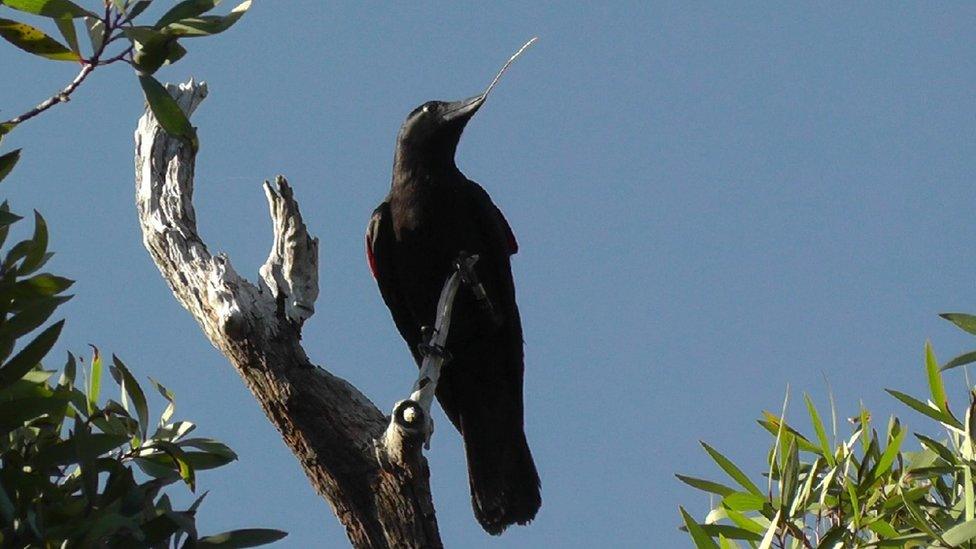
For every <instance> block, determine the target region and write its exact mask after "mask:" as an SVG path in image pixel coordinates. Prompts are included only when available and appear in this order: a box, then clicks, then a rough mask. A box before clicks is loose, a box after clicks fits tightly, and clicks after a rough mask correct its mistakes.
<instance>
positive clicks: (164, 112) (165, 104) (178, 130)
mask: <svg viewBox="0 0 976 549" xmlns="http://www.w3.org/2000/svg"><path fill="white" fill-rule="evenodd" d="M139 83H140V84H141V85H142V90H143V92H145V94H146V102H148V103H149V109H150V110H151V111H152V113H153V116H155V117H156V120H158V121H159V125H160V126H162V127H163V129H164V130H166V133H168V134H170V135H171V136H173V137H178V138H183V139H186V140H188V141H189V142H190V143H191V144H193V146H194V149H196V145H195V143H196V131H195V130H194V129H193V126H191V125H190V120H189V119H187V117H186V114H185V113H184V112H183V109H181V108H180V106H179V104H178V103H177V102H176V100H175V99H173V96H172V95H170V94H169V92H168V91H166V88H165V87H163V85H162V84H160V83H159V81H158V80H156V79H155V78H153V77H152V76H150V75H148V74H143V75H140V76H139Z"/></svg>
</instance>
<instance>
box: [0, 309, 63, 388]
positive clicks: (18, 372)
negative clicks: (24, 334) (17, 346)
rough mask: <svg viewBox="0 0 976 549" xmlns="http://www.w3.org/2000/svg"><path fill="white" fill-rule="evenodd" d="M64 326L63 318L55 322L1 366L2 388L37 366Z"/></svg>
mask: <svg viewBox="0 0 976 549" xmlns="http://www.w3.org/2000/svg"><path fill="white" fill-rule="evenodd" d="M63 327H64V321H63V320H61V321H58V322H57V323H55V324H53V325H52V326H50V327H49V328H47V329H46V330H44V331H43V332H41V334H40V335H38V336H37V337H36V338H34V340H33V341H31V342H30V343H28V344H27V345H26V346H25V347H24V348H23V349H21V350H20V352H19V353H17V354H16V355H14V357H13V358H11V359H10V360H9V361H8V362H7V363H6V364H4V365H3V366H0V389H3V388H4V387H7V386H8V385H10V384H12V383H13V382H15V381H17V380H18V379H20V378H22V377H24V374H26V373H27V372H29V371H30V370H31V369H33V368H34V366H37V365H38V364H39V363H40V361H41V359H42V358H43V357H44V355H46V354H47V352H48V351H50V350H51V347H53V346H54V342H55V341H57V340H58V336H59V335H61V329H62V328H63Z"/></svg>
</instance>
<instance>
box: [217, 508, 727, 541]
mask: <svg viewBox="0 0 976 549" xmlns="http://www.w3.org/2000/svg"><path fill="white" fill-rule="evenodd" d="M678 509H679V510H680V511H681V518H682V520H684V522H685V527H686V528H688V534H690V535H691V539H692V540H693V541H694V542H695V547H697V548H698V549H719V547H718V544H716V543H715V540H713V539H712V537H711V536H709V535H708V534H706V533H705V530H703V529H702V527H701V525H700V524H698V523H697V522H696V521H695V519H694V518H693V517H692V516H691V515H689V514H688V511H685V508H684V507H678ZM272 531H275V530H272ZM282 533H284V532H282ZM281 537H284V536H281ZM281 537H279V538H275V539H272V540H270V541H266V542H263V543H271V542H272V541H275V540H276V539H281ZM205 539H206V538H205ZM201 541H203V540H201ZM234 547H244V546H243V545H236V546H234ZM247 547H252V546H247Z"/></svg>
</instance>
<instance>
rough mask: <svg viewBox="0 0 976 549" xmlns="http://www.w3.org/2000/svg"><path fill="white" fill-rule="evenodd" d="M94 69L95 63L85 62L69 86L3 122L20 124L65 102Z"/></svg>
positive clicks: (5, 123)
mask: <svg viewBox="0 0 976 549" xmlns="http://www.w3.org/2000/svg"><path fill="white" fill-rule="evenodd" d="M93 70H95V65H92V64H90V63H85V64H84V65H83V66H82V67H81V72H79V73H78V76H75V79H74V80H72V81H71V83H70V84H68V85H67V86H65V88H64V89H63V90H61V91H60V92H58V93H57V94H55V95H53V96H51V97H49V98H48V99H46V100H45V101H44V102H43V103H41V104H39V105H38V106H36V107H34V108H33V109H31V110H29V111H27V112H25V113H24V114H22V115H20V116H16V117H14V118H11V119H10V120H7V121H6V122H4V123H3V125H7V124H10V125H17V124H20V123H21V122H23V121H25V120H30V119H31V118H34V117H35V116H37V115H39V114H41V113H42V112H44V111H46V110H48V109H50V108H51V107H53V106H55V105H57V104H58V103H64V102H66V101H68V100H69V99H70V97H69V96H70V95H71V94H72V92H74V91H75V89H76V88H77V87H78V86H80V85H81V83H82V82H84V81H85V78H88V75H89V74H90V73H91V72H92V71H93Z"/></svg>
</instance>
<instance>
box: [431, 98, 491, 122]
mask: <svg viewBox="0 0 976 549" xmlns="http://www.w3.org/2000/svg"><path fill="white" fill-rule="evenodd" d="M487 97H488V94H487V93H483V94H481V95H476V96H474V97H469V98H467V99H462V100H460V101H454V102H453V103H448V104H447V105H444V110H443V114H442V115H441V118H442V119H443V120H444V121H445V122H453V121H455V120H456V121H460V122H462V123H466V122H467V121H468V120H469V119H470V118H471V117H472V116H474V113H476V112H478V109H479V108H481V105H483V104H484V103H485V98H487Z"/></svg>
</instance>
